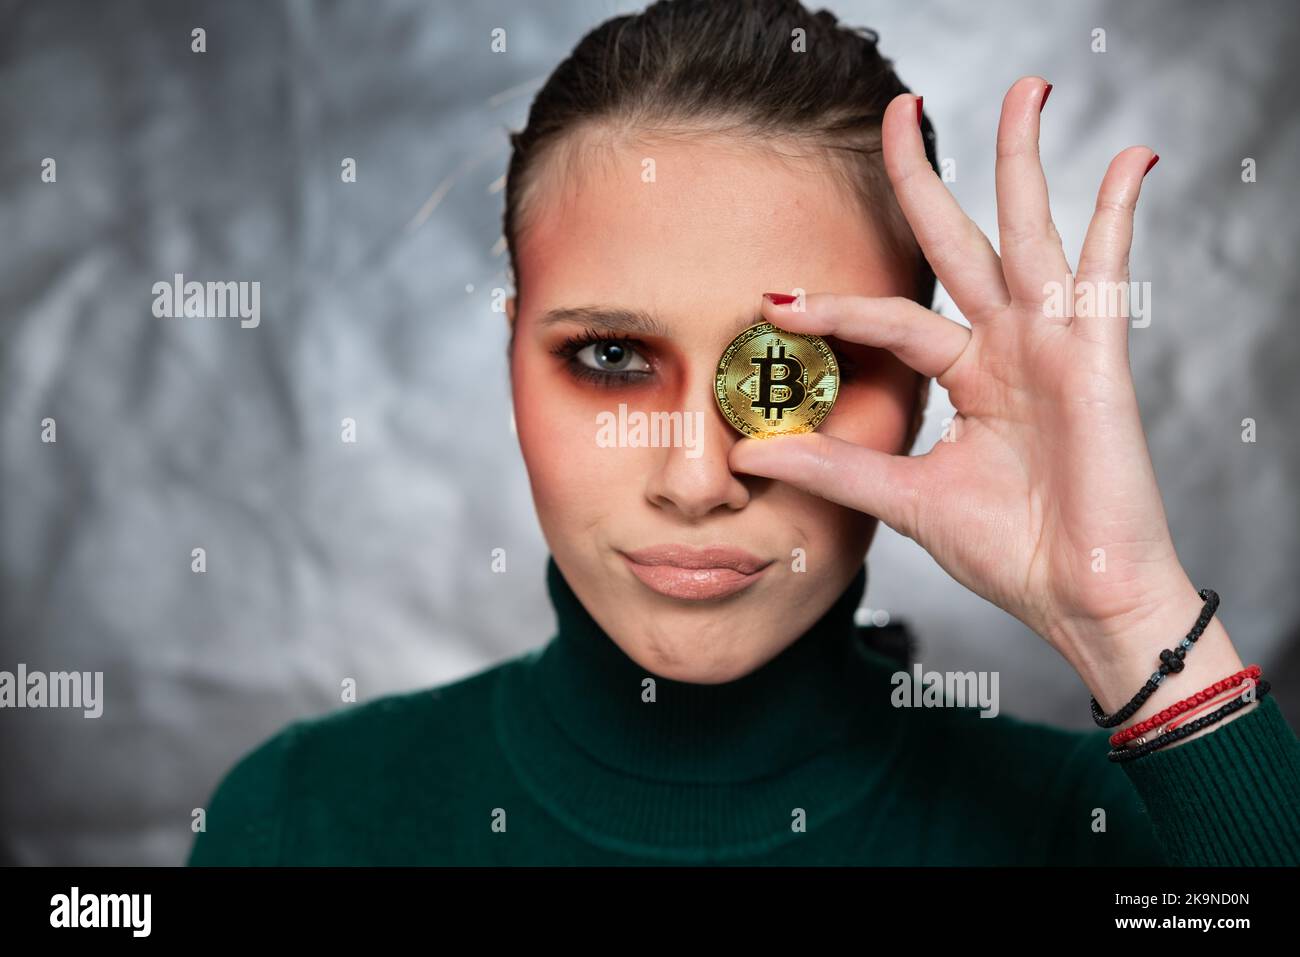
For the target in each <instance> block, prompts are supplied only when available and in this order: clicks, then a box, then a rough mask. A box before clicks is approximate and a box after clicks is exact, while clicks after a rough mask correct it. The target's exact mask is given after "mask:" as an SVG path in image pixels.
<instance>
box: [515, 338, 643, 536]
mask: <svg viewBox="0 0 1300 957" xmlns="http://www.w3.org/2000/svg"><path fill="white" fill-rule="evenodd" d="M548 358H549V357H535V358H524V357H523V354H522V352H521V353H520V355H518V356H516V361H517V364H516V366H515V368H514V373H513V376H514V378H513V393H514V410H515V429H516V431H517V433H518V436H519V447H520V451H521V452H522V454H523V457H524V464H525V466H526V467H527V470H528V477H529V481H530V483H531V485H532V489H533V497H534V500H535V502H536V505H537V508H538V510H539V511H544V512H546V513H548V515H547V517H548V518H560V519H567V520H574V519H577V520H581V519H582V517H583V516H592V515H596V514H600V513H603V512H604V511H607V510H608V506H609V505H610V504H611V503H612V502H614V500H616V499H617V498H618V497H619V495H620V494H622V490H624V489H626V488H629V487H631V486H630V485H629V484H628V483H627V482H624V481H620V478H621V477H622V473H620V472H619V470H620V469H627V468H629V467H630V465H631V460H632V458H633V457H632V456H627V455H618V454H616V453H617V452H618V451H621V450H617V449H606V448H601V447H600V446H599V445H597V443H596V434H597V419H596V416H597V414H598V413H599V412H601V411H604V410H606V409H608V410H611V411H614V412H617V409H618V403H619V401H629V400H627V399H622V400H620V399H618V398H617V395H618V393H617V392H613V391H611V392H610V393H609V397H604V396H602V395H601V394H599V393H597V394H594V395H593V394H592V393H591V392H590V391H583V390H582V389H580V388H578V387H575V383H573V382H572V381H571V380H567V377H566V376H565V374H564V373H563V372H562V371H560V370H558V369H555V368H552V367H550V366H548V364H547V359H548ZM629 405H631V403H630V402H629Z"/></svg>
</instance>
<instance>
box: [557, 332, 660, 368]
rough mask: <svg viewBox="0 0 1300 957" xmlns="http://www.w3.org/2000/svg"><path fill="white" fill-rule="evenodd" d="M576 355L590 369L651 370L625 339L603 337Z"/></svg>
mask: <svg viewBox="0 0 1300 957" xmlns="http://www.w3.org/2000/svg"><path fill="white" fill-rule="evenodd" d="M574 357H575V358H576V359H578V360H579V361H580V362H581V363H582V364H583V365H585V366H586V367H587V368H589V369H597V370H599V371H601V372H608V373H611V374H618V373H623V372H633V373H640V372H649V371H650V364H649V363H648V362H646V361H645V359H644V358H643V357H642V356H641V354H640V353H638V352H637V351H636V350H635V349H634V348H632V346H631V344H630V343H629V342H628V341H627V340H625V339H623V340H620V339H602V340H601V341H599V342H593V343H592V344H591V345H589V346H585V347H583V348H582V349H579V350H578V351H577V352H576V353H575V354H574Z"/></svg>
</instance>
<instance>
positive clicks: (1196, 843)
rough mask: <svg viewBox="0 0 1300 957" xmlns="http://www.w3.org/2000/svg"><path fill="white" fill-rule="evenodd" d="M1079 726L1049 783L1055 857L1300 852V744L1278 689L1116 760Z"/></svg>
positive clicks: (1184, 857)
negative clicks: (1188, 736)
mask: <svg viewBox="0 0 1300 957" xmlns="http://www.w3.org/2000/svg"><path fill="white" fill-rule="evenodd" d="M1111 733H1112V732H1111V731H1109V730H1102V729H1099V730H1096V731H1087V732H1076V733H1075V734H1074V737H1073V741H1072V744H1071V746H1070V750H1069V753H1068V754H1067V756H1066V759H1065V762H1064V765H1063V768H1062V773H1061V774H1060V776H1059V777H1057V778H1056V779H1054V780H1053V781H1052V783H1051V785H1050V786H1049V789H1048V791H1047V793H1048V794H1049V795H1050V798H1049V800H1048V801H1047V802H1046V806H1048V807H1050V808H1051V809H1052V811H1051V814H1050V816H1049V818H1048V822H1047V833H1046V835H1045V841H1044V845H1043V846H1044V849H1045V856H1046V860H1047V862H1048V863H1051V864H1071V865H1081V864H1082V865H1112V866H1113V865H1166V866H1174V867H1204V866H1212V865H1225V864H1227V865H1278V864H1295V863H1297V861H1298V860H1300V746H1298V745H1297V741H1296V736H1295V734H1294V733H1293V732H1292V730H1291V727H1290V726H1289V725H1288V724H1287V723H1286V719H1285V718H1284V717H1283V716H1282V712H1281V710H1280V709H1279V708H1278V706H1277V703H1276V702H1275V701H1274V700H1273V698H1272V697H1271V696H1268V697H1265V698H1263V699H1262V700H1261V701H1260V703H1259V705H1258V707H1256V708H1254V709H1253V710H1251V711H1249V712H1247V713H1246V714H1244V715H1242V716H1241V717H1239V718H1237V719H1236V720H1234V721H1230V722H1228V723H1227V724H1224V725H1223V726H1222V727H1220V728H1218V729H1217V730H1215V731H1213V732H1211V733H1209V734H1206V735H1203V736H1201V737H1199V738H1194V739H1192V740H1191V741H1188V742H1186V743H1184V744H1181V745H1179V746H1178V747H1169V748H1162V749H1160V750H1159V751H1154V752H1152V753H1150V754H1147V755H1144V756H1143V757H1140V758H1135V759H1133V760H1131V761H1123V762H1119V763H1115V762H1112V761H1110V760H1109V759H1108V758H1107V757H1106V753H1107V751H1109V750H1110V743H1109V738H1110V735H1111Z"/></svg>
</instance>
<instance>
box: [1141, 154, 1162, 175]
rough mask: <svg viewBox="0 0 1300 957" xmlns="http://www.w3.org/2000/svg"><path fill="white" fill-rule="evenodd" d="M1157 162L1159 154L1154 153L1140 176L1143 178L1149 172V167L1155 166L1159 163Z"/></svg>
mask: <svg viewBox="0 0 1300 957" xmlns="http://www.w3.org/2000/svg"><path fill="white" fill-rule="evenodd" d="M1159 160H1160V154H1159V153H1156V154H1155V155H1154V156H1152V157H1151V162H1150V163H1147V168H1146V169H1144V170H1143V171H1142V175H1143V176H1145V175H1146V174H1147V173H1149V172H1151V167H1153V166H1155V165H1156V163H1157V162H1159Z"/></svg>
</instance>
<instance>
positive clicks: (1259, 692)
mask: <svg viewBox="0 0 1300 957" xmlns="http://www.w3.org/2000/svg"><path fill="white" fill-rule="evenodd" d="M1270 687H1271V686H1270V685H1269V683H1268V682H1267V681H1265V680H1264V679H1262V678H1261V679H1260V680H1259V681H1257V682H1255V683H1254V685H1253V686H1252V688H1253V689H1254V695H1253V697H1247V695H1249V694H1250V689H1247V690H1246V691H1243V692H1242V693H1241V697H1240V698H1234V699H1232V700H1231V701H1229V702H1228V703H1227V704H1225V705H1223V706H1222V707H1220V708H1217V709H1215V710H1214V711H1211V712H1210V713H1209V714H1207V715H1202V716H1201V717H1199V718H1197V719H1195V720H1194V721H1189V722H1187V724H1184V725H1181V726H1180V727H1177V728H1175V729H1174V730H1173V731H1169V732H1167V733H1165V734H1162V735H1160V737H1158V738H1154V739H1152V740H1151V741H1148V742H1147V743H1146V744H1140V745H1138V746H1137V747H1136V748H1117V749H1116V750H1114V751H1110V752H1108V753H1107V754H1106V757H1107V758H1109V759H1110V760H1111V761H1116V762H1118V761H1131V760H1133V759H1134V758H1140V757H1142V755H1144V754H1150V753H1151V752H1152V751H1158V750H1159V749H1160V748H1163V747H1166V746H1167V745H1170V744H1172V743H1173V742H1175V741H1180V740H1182V739H1183V738H1186V737H1187V736H1189V735H1192V734H1195V733H1196V732H1197V731H1200V730H1201V729H1202V728H1208V727H1209V726H1210V725H1212V724H1214V723H1216V722H1218V721H1222V720H1223V719H1224V718H1226V717H1227V716H1228V715H1230V714H1232V713H1233V712H1234V711H1240V710H1241V709H1242V708H1244V707H1246V705H1248V704H1250V703H1251V702H1252V701H1260V700H1262V699H1263V697H1264V695H1266V694H1268V689H1269V688H1270Z"/></svg>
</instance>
